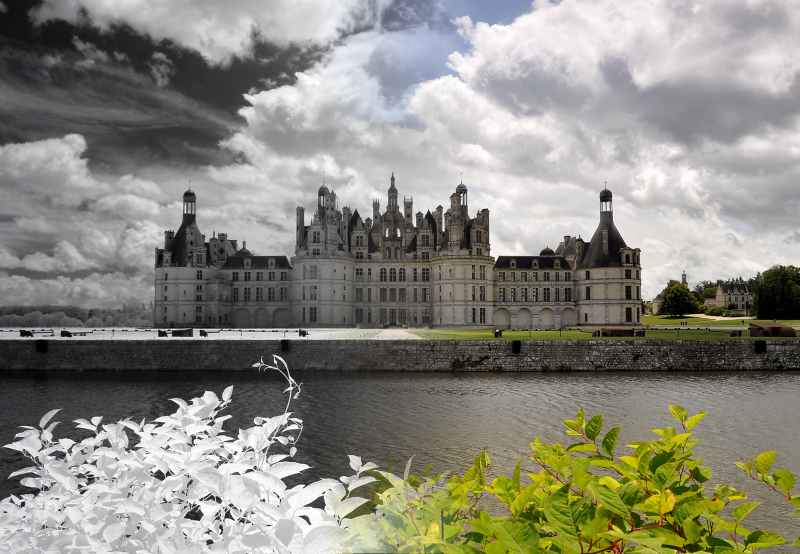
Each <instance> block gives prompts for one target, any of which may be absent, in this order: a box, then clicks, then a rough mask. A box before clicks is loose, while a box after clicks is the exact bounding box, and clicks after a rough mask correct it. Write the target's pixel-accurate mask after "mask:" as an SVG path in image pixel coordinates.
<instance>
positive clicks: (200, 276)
mask: <svg viewBox="0 0 800 554" xmlns="http://www.w3.org/2000/svg"><path fill="white" fill-rule="evenodd" d="M197 278H198V279H202V278H203V270H202V269H198V270H197Z"/></svg>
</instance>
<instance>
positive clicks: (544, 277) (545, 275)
mask: <svg viewBox="0 0 800 554" xmlns="http://www.w3.org/2000/svg"><path fill="white" fill-rule="evenodd" d="M549 280H550V272H549V271H544V272H542V281H549Z"/></svg>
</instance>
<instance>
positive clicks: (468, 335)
mask: <svg viewBox="0 0 800 554" xmlns="http://www.w3.org/2000/svg"><path fill="white" fill-rule="evenodd" d="M592 331H593V329H585V330H580V331H576V330H561V331H536V330H530V331H512V330H504V331H503V337H502V338H495V336H494V331H493V330H491V329H475V330H472V329H468V330H465V329H409V330H408V332H409V333H412V334H414V335H417V336H419V337H421V338H423V339H427V340H497V341H509V340H751V337H750V333H749V332H748V331H747V328H746V327H745V328H744V329H743V330H742V336H741V337H731V336H730V331H725V330H722V329H714V328H711V329H648V330H647V331H645V336H644V337H636V338H631V337H628V338H618V337H615V338H610V337H599V338H598V337H592ZM769 340H793V339H792V338H790V337H787V338H778V337H776V338H770V339H769Z"/></svg>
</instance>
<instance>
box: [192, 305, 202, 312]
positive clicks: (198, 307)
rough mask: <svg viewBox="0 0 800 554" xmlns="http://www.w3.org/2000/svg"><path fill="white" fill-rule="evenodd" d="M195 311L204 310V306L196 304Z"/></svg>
mask: <svg viewBox="0 0 800 554" xmlns="http://www.w3.org/2000/svg"><path fill="white" fill-rule="evenodd" d="M194 311H195V312H202V311H203V306H195V308H194Z"/></svg>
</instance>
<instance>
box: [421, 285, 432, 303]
mask: <svg viewBox="0 0 800 554" xmlns="http://www.w3.org/2000/svg"><path fill="white" fill-rule="evenodd" d="M422 301H423V302H430V301H431V289H429V288H423V289H422Z"/></svg>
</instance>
